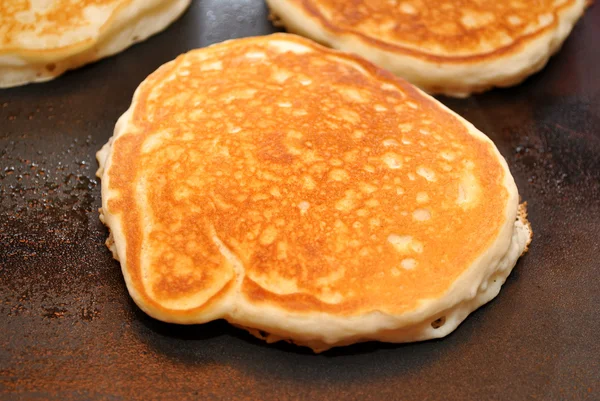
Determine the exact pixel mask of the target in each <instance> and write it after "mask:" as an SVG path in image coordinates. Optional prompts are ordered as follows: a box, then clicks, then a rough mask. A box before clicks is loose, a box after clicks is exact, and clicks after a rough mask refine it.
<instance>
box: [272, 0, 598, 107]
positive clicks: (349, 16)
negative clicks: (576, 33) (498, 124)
mask: <svg viewBox="0 0 600 401" xmlns="http://www.w3.org/2000/svg"><path fill="white" fill-rule="evenodd" d="M267 3H268V4H269V6H270V8H271V12H272V15H273V17H274V18H275V19H276V21H277V22H279V23H280V24H282V25H283V26H285V27H286V28H287V29H288V30H289V31H290V32H293V33H298V34H301V35H304V36H307V37H309V38H312V39H314V40H316V41H318V42H321V43H323V44H327V45H329V46H331V47H334V48H336V49H340V50H345V51H348V52H352V53H356V54H359V55H361V56H362V57H364V58H366V59H368V60H370V61H372V62H374V63H375V64H378V65H379V66H380V67H383V68H386V69H388V70H389V71H391V72H393V73H395V74H397V75H399V76H401V77H403V78H405V79H407V80H409V81H410V82H412V83H413V84H415V85H418V86H419V87H421V88H422V89H424V90H426V91H427V92H430V93H433V94H445V95H449V96H457V97H464V96H468V95H469V94H471V93H474V92H482V91H484V90H487V89H490V88H492V87H494V86H510V85H514V84H517V83H519V82H521V81H523V80H524V79H525V78H526V77H527V76H529V75H531V74H533V73H535V72H537V71H538V70H540V69H541V68H542V67H544V65H545V64H546V62H547V61H548V58H549V57H550V56H551V55H552V54H554V53H555V52H556V51H558V49H559V48H560V46H561V45H562V43H563V41H564V40H565V39H566V38H567V36H568V35H569V33H570V32H571V29H572V28H573V25H574V24H575V22H577V20H578V19H579V18H580V17H581V16H582V14H583V11H584V8H585V6H586V1H585V0H514V1H479V0H466V1H455V0H354V1H338V0H267Z"/></svg>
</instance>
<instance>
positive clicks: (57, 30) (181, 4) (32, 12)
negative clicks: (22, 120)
mask: <svg viewBox="0 0 600 401" xmlns="http://www.w3.org/2000/svg"><path fill="white" fill-rule="evenodd" d="M190 1H191V0H77V1H72V0H46V1H41V0H3V1H2V2H0V88H2V87H11V86H17V85H23V84H26V83H30V82H41V81H47V80H49V79H52V78H55V77H57V76H59V75H61V74H62V73H64V72H65V71H66V70H69V69H73V68H76V67H79V66H81V65H84V64H86V63H89V62H92V61H95V60H98V59H100V58H103V57H106V56H110V55H112V54H115V53H118V52H120V51H121V50H123V49H125V48H127V47H129V46H131V45H132V44H134V43H136V42H140V41H142V40H144V39H146V38H147V37H148V36H150V35H153V34H155V33H156V32H159V31H161V30H163V29H165V28H166V27H167V26H168V25H169V24H170V23H171V22H173V21H174V20H175V19H176V18H177V17H179V15H180V14H181V13H182V12H183V11H184V10H185V9H186V7H187V6H188V5H189V4H190Z"/></svg>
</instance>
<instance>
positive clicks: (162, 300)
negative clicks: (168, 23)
mask: <svg viewBox="0 0 600 401" xmlns="http://www.w3.org/2000/svg"><path fill="white" fill-rule="evenodd" d="M355 3H356V2H355ZM289 46H296V47H298V49H299V50H300V52H299V53H295V52H284V51H282V49H283V48H285V47H289ZM303 49H305V50H306V51H304V50H303ZM112 146H113V149H112V152H113V153H112V156H111V157H112V159H111V163H110V165H109V167H108V170H107V173H106V174H108V177H109V180H110V185H109V188H108V189H109V190H110V191H111V193H110V197H109V199H108V202H107V206H108V210H107V211H108V212H109V213H111V214H112V215H115V216H117V217H118V218H119V220H120V221H121V225H122V227H123V233H124V236H125V239H126V244H127V246H126V255H121V260H123V258H124V256H125V257H126V268H127V272H128V274H129V275H130V277H131V283H132V285H134V286H135V289H136V290H137V292H138V293H139V294H140V296H141V297H143V298H144V301H145V302H147V303H149V304H153V305H154V306H155V307H157V306H160V307H162V308H164V310H167V311H169V312H170V313H173V314H177V313H190V312H198V311H200V310H204V309H206V308H209V307H210V305H211V304H212V302H214V301H217V300H219V299H220V298H221V297H223V296H224V295H225V294H227V293H228V292H229V291H233V288H234V287H235V285H234V284H235V278H236V277H238V276H240V275H243V279H242V280H243V281H242V284H241V290H240V291H241V295H242V296H243V297H245V298H246V299H247V300H248V301H249V302H251V303H254V304H269V305H274V306H276V307H278V308H281V309H283V310H290V311H296V312H303V311H306V312H310V311H317V310H318V311H324V312H329V313H332V314H339V315H354V314H359V313H363V312H365V311H372V310H381V311H384V312H388V313H392V314H401V313H403V312H407V311H410V310H413V309H415V308H416V307H417V306H418V304H419V302H420V301H421V300H423V299H427V298H437V297H440V296H442V295H443V294H444V293H445V292H446V291H447V290H448V288H449V286H451V285H452V283H453V282H454V281H455V280H456V279H457V278H458V277H459V276H460V275H461V274H462V273H463V272H464V270H465V269H466V268H468V267H469V266H470V265H471V264H472V263H473V262H474V260H475V259H476V258H477V257H478V256H480V255H481V254H482V253H484V252H485V251H486V250H487V249H488V248H489V247H490V246H491V245H492V243H493V242H494V241H495V240H496V238H497V236H498V233H499V230H500V229H501V227H502V226H503V225H504V224H505V219H506V205H507V199H508V197H509V193H508V191H507V190H506V188H505V187H504V183H503V180H504V178H505V171H504V169H503V167H502V165H501V164H500V162H499V161H498V157H497V154H496V153H495V150H494V148H493V145H491V143H489V142H488V141H484V140H482V139H480V138H475V137H474V136H472V135H471V134H470V133H469V132H468V130H467V128H466V127H465V125H464V124H463V123H462V122H460V121H458V120H457V119H456V118H455V117H454V116H452V115H451V114H450V113H448V111H446V110H443V109H442V108H441V107H440V106H439V105H438V104H436V103H434V102H433V101H432V100H430V99H429V98H426V97H425V96H424V95H422V94H421V93H420V92H418V91H417V90H415V89H414V88H413V87H412V86H410V85H409V84H407V83H405V82H404V81H401V80H399V79H396V78H394V77H393V76H391V74H389V73H386V72H384V71H382V70H379V69H376V68H375V67H373V66H372V65H371V64H368V63H366V62H363V61H361V60H359V59H358V58H355V57H353V56H351V55H343V54H340V53H337V52H334V51H330V50H327V49H324V48H322V47H320V46H317V45H315V44H313V43H311V42H309V41H306V40H304V39H301V38H297V37H293V36H290V35H274V36H271V37H265V38H253V39H245V40H240V41H236V42H228V43H226V44H224V45H221V46H217V47H211V48H208V49H203V50H197V51H193V52H190V53H188V54H186V55H183V56H181V57H179V58H178V59H176V60H175V61H174V62H171V63H169V64H167V65H165V66H163V67H162V68H160V69H159V70H158V71H157V72H155V73H154V74H152V75H151V76H150V77H149V78H148V79H147V80H146V81H145V82H144V83H143V84H142V85H141V87H140V89H139V90H138V92H137V95H136V98H135V100H134V107H133V109H132V116H131V121H130V122H129V123H128V127H127V130H126V131H125V132H123V133H122V135H120V136H119V137H118V138H117V139H116V140H115V141H114V143H113V145H112ZM215 238H216V239H215ZM219 241H221V242H222V243H223V244H224V245H225V246H226V247H227V248H228V249H230V250H231V252H232V253H233V254H234V255H235V257H236V258H237V259H239V261H240V262H241V263H242V264H243V267H244V269H243V270H244V271H243V272H240V271H238V270H236V268H235V266H234V265H232V263H230V262H228V259H227V258H226V257H224V256H223V255H222V253H221V252H220V250H219V244H218V242H219ZM186 309H187V310H186Z"/></svg>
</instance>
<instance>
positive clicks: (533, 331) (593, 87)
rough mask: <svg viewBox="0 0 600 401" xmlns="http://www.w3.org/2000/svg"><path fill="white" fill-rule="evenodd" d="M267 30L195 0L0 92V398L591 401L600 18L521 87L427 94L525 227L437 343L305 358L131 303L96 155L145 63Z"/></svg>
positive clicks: (262, 22) (596, 10) (598, 312)
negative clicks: (50, 74) (497, 163)
mask: <svg viewBox="0 0 600 401" xmlns="http://www.w3.org/2000/svg"><path fill="white" fill-rule="evenodd" d="M273 30H274V29H273V27H272V25H271V24H270V23H269V22H268V20H267V10H266V7H265V5H264V4H263V2H262V1H261V0H255V1H252V0H210V1H198V0H197V1H195V2H194V3H193V5H192V7H191V9H190V10H189V11H188V12H187V13H186V14H185V15H184V17H183V18H182V19H181V20H179V21H178V22H176V23H175V24H174V25H173V26H172V27H171V28H169V29H168V30H167V31H165V32H164V33H161V34H159V35H158V36H155V37H153V38H151V39H150V40H148V41H147V42H145V43H142V44H140V45H137V46H135V47H133V48H131V49H129V50H127V51H126V52H124V53H122V54H120V55H118V56H116V57H112V58H110V59H108V60H104V61H101V62H99V63H96V64H93V65H90V66H88V67H85V68H83V69H80V70H77V71H73V72H70V73H68V74H66V75H64V76H63V77H61V78H59V79H57V80H55V81H52V82H49V83H46V84H37V85H29V86H25V87H21V88H15V89H10V90H0V399H2V400H20V399H23V400H37V399H39V400H46V399H61V400H67V401H69V400H90V399H99V400H100V399H102V400H151V399H170V400H183V399H198V400H213V399H215V400H217V399H219V400H220V399H224V400H228V399H248V400H287V399H290V400H296V399H298V400H299V399H307V400H318V399H324V400H327V399H331V400H378V399H387V400H419V401H422V400H496V399H497V400H529V399H531V400H535V399H538V400H586V399H587V400H599V399H600V345H599V344H600V284H599V275H600V47H599V45H598V40H600V7H598V6H596V7H592V8H591V9H589V10H588V12H587V14H586V16H585V17H584V18H583V20H582V21H580V22H579V23H578V24H577V26H576V27H575V30H574V32H573V34H572V36H571V37H570V38H569V39H568V40H567V42H566V43H565V46H564V48H563V49H562V50H561V51H560V53H559V54H558V55H557V56H556V57H554V58H553V59H552V60H551V61H550V63H549V64H548V66H547V67H546V68H545V69H544V70H543V71H542V72H541V73H539V74H537V75H535V76H533V77H531V78H530V79H528V80H527V81H526V82H525V83H524V84H523V85H520V86H518V87H515V88H511V89H502V90H494V91H492V92H489V93H487V94H484V95H480V96H475V97H472V98H470V99H467V100H451V99H445V98H444V99H441V100H442V101H444V102H445V103H446V104H447V105H449V106H450V107H451V108H452V109H454V110H456V111H457V112H458V113H460V114H461V115H463V116H464V117H466V118H467V119H468V120H470V121H472V122H473V123H474V124H475V125H476V126H477V127H479V128H480V129H481V130H482V131H483V132H485V133H486V134H487V135H488V136H490V138H491V139H492V140H493V141H494V142H495V143H496V144H497V146H498V147H499V149H500V151H501V152H502V154H503V155H504V156H505V157H506V158H507V161H508V164H509V165H510V167H511V170H512V171H513V174H514V175H515V179H516V181H517V184H518V186H519V189H520V192H521V194H522V196H523V198H524V200H526V201H527V202H528V203H529V210H530V220H531V223H532V225H533V227H534V231H535V239H534V242H533V244H532V246H531V249H530V251H529V253H528V254H527V256H526V257H524V258H523V259H522V260H521V261H520V262H519V263H518V265H517V267H516V269H515V270H514V271H513V273H512V275H511V276H510V277H509V279H508V281H507V283H506V284H505V285H504V288H503V290H502V291H501V293H500V295H499V296H498V298H496V299H495V300H494V301H492V302H491V303H490V304H488V305H486V306H484V307H482V308H481V309H479V310H478V311H476V312H475V313H473V314H472V315H471V316H470V317H469V318H468V319H467V320H466V321H465V322H464V323H463V324H462V325H461V326H460V327H459V328H458V329H457V330H456V332H454V333H453V334H452V335H450V336H449V337H447V338H445V339H443V340H439V341H428V342H424V343H419V344H408V345H390V344H379V343H368V344H361V345H355V346H351V347H346V348H340V349H335V350H333V351H330V352H327V353H325V354H322V355H318V356H315V355H313V354H312V353H311V352H309V351H307V350H304V349H300V348H296V347H293V346H289V345H283V344H281V345H267V344H264V343H262V342H260V341H258V340H254V339H253V338H252V337H250V336H249V335H247V334H245V333H244V332H242V331H239V330H237V329H234V328H232V327H230V326H229V325H227V324H226V323H224V322H215V323H211V324H206V325H199V326H187V327H184V326H175V325H170V324H165V323H161V322H158V321H156V320H153V319H151V318H149V317H148V316H146V315H145V314H144V313H143V312H141V311H140V310H139V309H138V308H137V307H136V306H135V304H134V303H133V302H132V301H131V299H130V298H129V295H128V294H127V290H126V288H125V285H124V283H123V280H122V276H121V272H120V268H119V264H118V263H117V262H115V261H113V260H112V259H111V255H110V252H109V251H108V250H107V249H106V248H105V247H104V245H103V243H104V240H105V238H106V236H107V231H106V229H105V228H104V227H103V226H102V225H101V224H100V222H99V221H98V214H97V212H96V209H97V208H98V207H99V206H100V187H99V182H98V181H97V179H96V178H95V176H94V172H95V169H96V162H95V159H94V153H95V152H96V150H98V148H99V147H100V146H101V145H102V144H103V143H104V142H105V141H106V140H107V139H108V138H109V137H110V135H111V134H112V129H113V126H114V123H115V121H116V120H117V118H118V117H119V116H120V114H121V113H123V112H124V111H125V110H126V109H127V107H128V106H129V103H130V100H131V96H132V94H133V91H134V89H135V88H136V86H137V85H138V84H139V83H140V82H141V81H142V80H143V79H144V78H145V77H146V76H147V75H148V74H149V73H150V72H152V71H153V70H154V69H156V68H157V67H158V66H159V65H161V64H163V63H164V62H166V61H168V60H171V59H172V58H174V57H175V56H176V55H178V54H179V53H182V52H184V51H186V50H189V49H191V48H195V47H201V46H205V45H208V44H210V43H214V42H219V41H222V40H224V39H230V38H234V37H241V36H249V35H258V34H266V33H269V32H272V31H273Z"/></svg>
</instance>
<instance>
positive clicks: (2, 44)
mask: <svg viewBox="0 0 600 401" xmlns="http://www.w3.org/2000/svg"><path fill="white" fill-rule="evenodd" d="M130 2H131V0H77V1H73V0H52V1H31V0H2V1H1V2H0V53H3V52H7V51H15V50H22V51H26V50H27V49H36V52H39V51H41V50H48V51H50V50H56V49H61V48H65V47H69V46H74V45H76V44H79V45H81V44H83V43H85V42H86V41H90V40H92V37H93V34H92V32H85V33H84V32H82V31H80V32H76V36H77V37H72V38H71V37H69V34H71V33H73V32H75V31H76V30H78V29H85V28H86V27H88V26H89V25H91V22H90V20H91V19H93V18H98V17H102V16H108V18H105V22H106V21H107V20H108V19H109V18H110V15H112V13H113V12H114V11H115V10H117V9H118V8H120V7H124V6H125V5H127V4H129V3H130ZM36 6H37V7H36ZM94 33H95V32H94ZM66 42H68V43H66Z"/></svg>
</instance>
